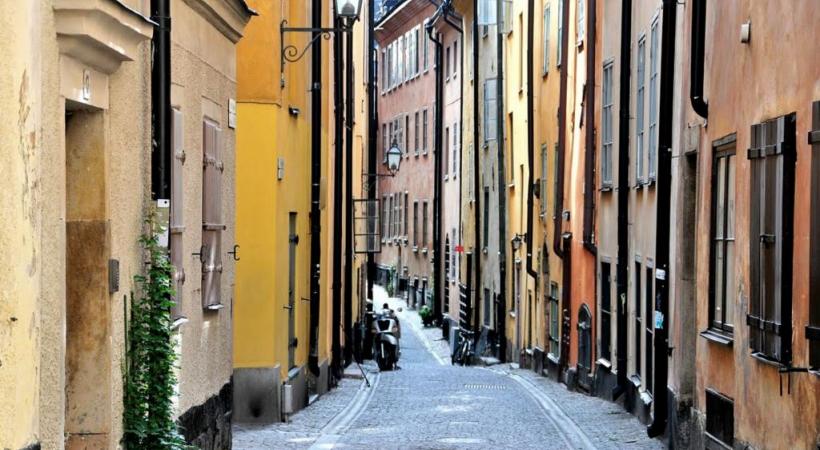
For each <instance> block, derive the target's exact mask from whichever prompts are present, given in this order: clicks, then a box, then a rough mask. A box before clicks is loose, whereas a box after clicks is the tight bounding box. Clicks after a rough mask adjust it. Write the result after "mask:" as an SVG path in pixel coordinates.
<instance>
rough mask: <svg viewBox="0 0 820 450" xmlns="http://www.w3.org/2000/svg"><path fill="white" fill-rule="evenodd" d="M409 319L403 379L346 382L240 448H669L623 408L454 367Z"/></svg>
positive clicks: (241, 435)
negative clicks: (288, 419) (648, 432)
mask: <svg viewBox="0 0 820 450" xmlns="http://www.w3.org/2000/svg"><path fill="white" fill-rule="evenodd" d="M378 293H379V294H381V295H377V304H380V303H382V302H383V299H384V297H386V295H385V294H384V291H383V290H379V292H378ZM379 297H382V300H379ZM390 303H391V306H392V307H393V308H398V307H399V306H402V307H404V303H403V302H402V301H400V300H398V299H391V301H390ZM399 318H400V321H401V324H402V355H401V360H400V367H401V368H400V370H397V371H393V372H382V373H379V371H378V369H377V368H376V367H375V365H372V364H370V363H368V364H366V365H365V366H363V369H364V370H365V372H366V373H367V377H368V379H369V381H370V387H369V388H368V387H367V386H366V384H365V382H364V380H359V379H356V378H345V379H343V380H342V382H341V383H340V385H339V387H338V388H336V389H334V390H333V391H331V392H330V393H328V394H326V395H325V396H323V397H321V398H320V399H319V400H317V401H316V402H315V403H314V404H312V405H311V406H309V407H308V408H306V409H305V410H303V411H301V412H299V413H297V414H296V415H294V416H293V417H291V420H290V422H289V423H282V424H275V425H269V426H265V427H254V426H247V425H246V426H235V427H234V449H236V450H257V449H283V448H425V449H432V448H435V449H450V448H539V449H552V448H555V449H563V448H580V449H589V448H601V449H603V448H613V449H614V448H627V447H628V448H647V449H649V448H663V445H662V444H661V442H660V441H657V440H654V439H649V438H647V437H646V431H645V430H644V427H643V426H642V425H641V424H640V423H639V422H638V421H637V420H636V419H635V418H634V417H633V416H631V415H630V414H628V413H626V412H624V410H623V409H622V408H621V407H620V406H618V405H615V404H612V403H609V402H606V401H603V400H601V399H598V398H594V397H589V396H586V395H584V394H580V393H573V392H569V391H567V390H566V388H565V387H564V386H563V385H560V384H557V383H554V382H552V381H549V380H547V379H544V378H541V377H538V376H536V375H535V374H534V373H532V372H530V371H527V370H520V369H516V368H514V367H512V366H510V365H508V364H503V365H496V366H492V367H489V368H483V367H458V366H452V365H450V364H449V352H448V348H447V344H446V341H444V340H441V339H440V334H441V330H440V329H438V328H428V329H423V328H422V327H421V321H420V320H419V318H418V315H417V314H416V312H415V311H407V310H404V311H403V312H401V313H399ZM351 369H353V370H351ZM356 371H358V369H357V368H356V366H351V367H349V368H348V371H347V373H350V374H355V373H356Z"/></svg>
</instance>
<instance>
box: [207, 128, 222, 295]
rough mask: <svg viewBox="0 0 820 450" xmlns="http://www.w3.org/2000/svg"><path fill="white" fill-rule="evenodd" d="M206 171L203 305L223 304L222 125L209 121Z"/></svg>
mask: <svg viewBox="0 0 820 450" xmlns="http://www.w3.org/2000/svg"><path fill="white" fill-rule="evenodd" d="M203 140H204V150H205V151H204V155H203V156H204V158H203V174H202V185H203V186H202V258H203V263H202V306H203V308H206V309H219V308H220V307H221V305H222V301H221V291H222V283H221V281H222V230H224V229H225V225H224V224H223V223H222V172H223V170H224V166H223V163H222V155H221V153H222V152H221V150H222V148H221V145H222V129H220V128H219V127H217V125H216V124H214V123H211V122H208V121H206V122H205V124H204V127H203Z"/></svg>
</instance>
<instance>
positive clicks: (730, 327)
mask: <svg viewBox="0 0 820 450" xmlns="http://www.w3.org/2000/svg"><path fill="white" fill-rule="evenodd" d="M736 143H737V135H736V134H731V135H729V136H726V137H724V138H721V139H718V140H717V141H715V142H714V143H713V144H712V183H711V185H712V194H711V197H712V199H711V200H712V203H711V208H710V215H711V224H710V233H709V235H710V239H709V248H710V251H709V324H708V328H709V330H710V331H715V332H718V333H720V334H723V335H725V336H726V337H727V338H731V336H732V335H733V334H734V324H733V323H729V324H727V323H726V316H725V314H726V311H727V308H726V303H727V302H728V301H731V300H730V299H733V298H734V293H733V292H729V290H728V288H727V283H726V280H727V276H728V274H729V270H730V269H729V268H730V266H731V270H734V261H729V258H727V252H726V246H727V245H728V244H727V242H728V241H729V240H731V241H732V242H735V244H734V246H735V251H737V250H736V249H737V244H736V240H735V234H736V233H735V232H734V231H733V232H732V238H731V239H730V238H729V236H728V231H729V212H730V209H731V208H729V205H728V201H729V200H730V199H729V192H730V187H731V186H730V184H729V171H730V164H734V169H735V171H737V156H736V155H737V149H736ZM722 159H725V160H726V165H725V169H726V170H725V173H724V174H723V176H724V177H725V178H723V183H724V184H723V191H722V193H723V195H724V200H723V201H724V203H723V205H724V208H723V209H724V210H723V219H722V222H721V223H722V225H723V228H724V229H723V230H722V234H721V236H722V237H721V238H720V239H721V242H723V261H722V267H721V268H718V267H716V265H717V261H716V256H717V246H718V243H717V240H718V237H717V236H718V235H717V232H718V230H717V226H718V204H719V202H718V200H719V198H718V196H719V194H720V192H721V191H720V190H719V189H718V183H719V182H720V180H721V178H720V177H721V174H720V173H718V172H719V168H720V164H719V161H720V160H722ZM735 174H737V172H735ZM735 180H736V178H735ZM735 183H736V181H735ZM736 194H737V193H736V192H735V195H736ZM735 201H736V200H735V199H732V202H735ZM733 214H734V213H733ZM733 222H734V225H735V226H736V225H737V223H736V222H735V221H733ZM719 269H720V270H721V271H722V272H723V274H722V283H721V286H722V290H723V292H722V300H721V302H722V305H721V312H722V313H723V314H724V316H723V320H722V321H718V320H716V319H717V318H716V306H717V305H716V304H715V302H716V300H717V292H716V287H717V278H716V277H717V275H718V274H717V270H719Z"/></svg>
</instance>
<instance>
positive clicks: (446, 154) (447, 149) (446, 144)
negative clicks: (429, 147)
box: [442, 127, 450, 180]
mask: <svg viewBox="0 0 820 450" xmlns="http://www.w3.org/2000/svg"><path fill="white" fill-rule="evenodd" d="M449 156H450V127H444V161H442V162H443V164H442V166H443V167H444V169H443V170H444V179H445V180H447V169H448V168H449V167H450V165H449V164H448V161H447V158H448V157H449Z"/></svg>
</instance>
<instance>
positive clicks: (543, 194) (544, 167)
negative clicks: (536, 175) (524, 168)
mask: <svg viewBox="0 0 820 450" xmlns="http://www.w3.org/2000/svg"><path fill="white" fill-rule="evenodd" d="M548 161H549V156H548V155H547V144H541V180H540V181H541V183H540V190H541V192H539V195H538V196H539V198H540V202H539V203H540V206H541V216H542V217H543V216H544V215H546V214H547V176H548V175H547V170H548V169H547V162H548Z"/></svg>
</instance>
